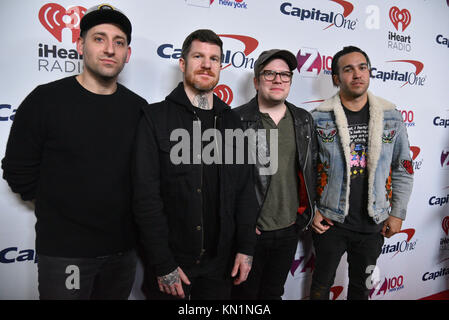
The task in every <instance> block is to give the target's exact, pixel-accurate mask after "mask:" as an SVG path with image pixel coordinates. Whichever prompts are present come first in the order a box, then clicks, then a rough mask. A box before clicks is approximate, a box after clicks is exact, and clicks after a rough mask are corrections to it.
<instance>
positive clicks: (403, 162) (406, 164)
mask: <svg viewBox="0 0 449 320" xmlns="http://www.w3.org/2000/svg"><path fill="white" fill-rule="evenodd" d="M401 166H402V168H404V169H405V171H406V172H407V173H408V174H413V173H414V172H413V164H412V162H411V161H410V160H401Z"/></svg>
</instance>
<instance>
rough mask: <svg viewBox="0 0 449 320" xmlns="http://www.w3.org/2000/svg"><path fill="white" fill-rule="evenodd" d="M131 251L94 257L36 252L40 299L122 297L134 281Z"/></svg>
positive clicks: (134, 262)
mask: <svg viewBox="0 0 449 320" xmlns="http://www.w3.org/2000/svg"><path fill="white" fill-rule="evenodd" d="M136 264H137V256H136V253H135V251H128V252H123V253H118V254H112V255H108V256H104V257H98V258H60V257H49V256H45V255H39V256H38V261H37V268H38V282H39V284H38V289H39V298H40V299H41V300H49V299H50V300H59V299H61V300H88V299H101V300H109V299H113V300H119V299H120V300H125V299H128V297H129V295H130V293H131V289H132V287H133V284H134V278H135V274H136Z"/></svg>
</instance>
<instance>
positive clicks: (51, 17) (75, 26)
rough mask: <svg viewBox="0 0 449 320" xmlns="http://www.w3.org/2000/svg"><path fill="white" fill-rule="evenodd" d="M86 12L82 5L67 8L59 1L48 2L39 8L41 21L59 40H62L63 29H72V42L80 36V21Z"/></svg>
mask: <svg viewBox="0 0 449 320" xmlns="http://www.w3.org/2000/svg"><path fill="white" fill-rule="evenodd" d="M85 12H86V8H84V7H81V6H76V7H70V8H68V9H67V10H66V9H65V8H64V7H62V6H60V5H59V4H57V3H47V4H46V5H44V6H43V7H42V8H41V9H40V10H39V21H40V22H41V24H42V25H43V26H44V28H45V29H47V30H48V32H50V33H51V34H52V35H53V36H54V37H55V38H56V39H57V40H58V41H59V42H62V30H63V29H65V28H69V29H70V30H72V43H74V42H75V41H76V40H78V38H79V36H80V21H81V18H82V17H83V16H84V13H85Z"/></svg>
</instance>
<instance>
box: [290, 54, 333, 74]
mask: <svg viewBox="0 0 449 320" xmlns="http://www.w3.org/2000/svg"><path fill="white" fill-rule="evenodd" d="M296 60H298V67H297V69H298V72H299V74H300V75H301V76H303V77H313V78H316V77H318V75H319V74H320V73H321V70H323V72H324V74H327V75H331V74H332V57H331V56H325V55H323V56H321V55H320V53H319V52H318V50H317V49H314V48H306V47H303V48H301V49H299V51H298V54H297V55H296Z"/></svg>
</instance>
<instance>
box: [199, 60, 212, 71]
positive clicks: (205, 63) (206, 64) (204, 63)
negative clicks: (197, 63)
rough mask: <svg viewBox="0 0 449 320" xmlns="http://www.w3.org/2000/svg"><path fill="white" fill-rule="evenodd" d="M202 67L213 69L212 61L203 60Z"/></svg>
mask: <svg viewBox="0 0 449 320" xmlns="http://www.w3.org/2000/svg"><path fill="white" fill-rule="evenodd" d="M201 67H202V68H203V69H210V68H211V61H210V59H209V58H204V59H202V63H201Z"/></svg>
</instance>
